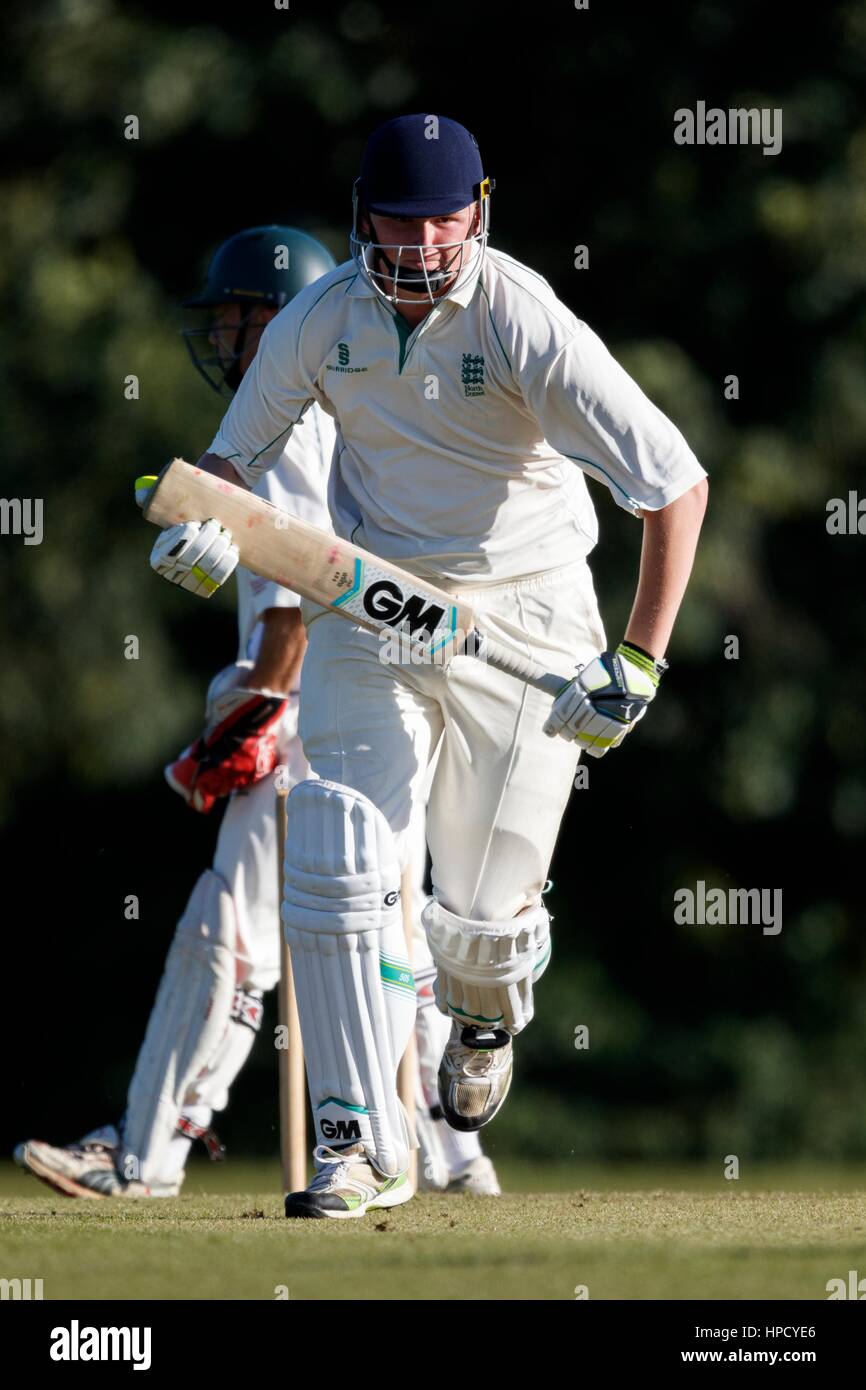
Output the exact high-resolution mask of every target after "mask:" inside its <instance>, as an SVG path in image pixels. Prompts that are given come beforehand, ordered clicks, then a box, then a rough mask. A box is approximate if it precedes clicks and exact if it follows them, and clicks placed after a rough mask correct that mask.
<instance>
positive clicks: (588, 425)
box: [156, 114, 707, 1219]
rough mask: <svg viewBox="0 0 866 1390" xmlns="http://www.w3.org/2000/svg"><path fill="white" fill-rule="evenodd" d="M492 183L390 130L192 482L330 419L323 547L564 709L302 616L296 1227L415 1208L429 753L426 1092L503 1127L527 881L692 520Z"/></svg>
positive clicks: (206, 570) (644, 643)
mask: <svg viewBox="0 0 866 1390" xmlns="http://www.w3.org/2000/svg"><path fill="white" fill-rule="evenodd" d="M492 188H493V184H492V182H491V180H490V179H489V177H487V175H486V173H485V170H484V166H483V163H482V159H481V154H480V152H479V149H478V145H477V142H476V141H475V139H474V138H473V136H472V135H471V134H470V133H469V131H467V130H466V129H465V128H464V127H463V126H461V125H459V124H458V123H457V122H455V121H453V120H450V119H448V118H447V117H444V116H435V115H430V114H427V115H424V114H417V115H409V116H400V117H397V118H396V119H393V120H390V121H388V122H386V123H385V124H384V125H382V126H381V127H380V128H379V129H377V130H376V131H375V132H374V133H373V134H372V136H371V137H370V139H369V141H368V143H367V146H366V148H365V151H364V155H363V159H362V163H361V170H360V175H359V177H358V179H357V181H356V184H355V188H354V214H353V227H352V234H351V252H352V256H351V260H349V261H347V262H346V263H344V264H343V265H340V266H337V267H336V269H334V270H332V271H331V272H330V273H329V274H327V275H326V276H324V277H323V278H322V279H321V280H319V281H318V282H317V283H316V284H315V285H312V286H310V287H309V288H307V289H305V290H303V291H302V292H301V293H300V294H298V295H297V296H296V297H295V298H294V299H293V300H292V302H291V303H290V304H289V305H288V306H287V307H286V308H285V310H284V311H283V312H282V313H280V314H279V315H278V316H277V318H275V319H274V321H273V322H272V323H271V324H270V325H269V326H268V328H267V329H266V331H265V332H264V334H263V335H262V340H261V344H260V347H259V351H258V353H257V355H256V358H255V361H254V362H253V364H252V366H251V367H250V370H249V371H248V372H247V374H246V376H245V377H244V380H243V382H242V383H241V385H240V388H239V390H238V392H237V395H236V396H235V398H234V400H233V402H232V404H231V406H230V407H229V409H228V411H227V413H226V415H225V417H224V419H223V421H222V423H221V425H220V428H219V430H218V432H217V434H216V437H215V438H214V440H213V441H212V443H211V444H210V446H209V449H208V451H207V453H206V454H205V455H204V456H203V458H202V460H200V466H201V467H203V468H205V469H209V470H210V471H212V472H213V473H216V474H218V475H219V476H221V477H223V478H227V479H229V480H230V481H233V482H237V481H240V482H242V483H244V484H246V485H247V486H248V487H255V486H257V485H258V484H259V480H260V479H261V478H262V476H263V475H264V474H265V473H266V472H267V470H268V469H269V468H271V467H273V465H274V464H275V463H276V462H277V461H278V460H279V458H280V456H281V453H282V451H283V450H284V448H285V447H286V440H287V439H289V438H291V435H292V432H293V431H294V430H295V429H297V428H298V427H301V428H304V427H305V424H306V416H307V412H308V411H310V410H313V409H316V408H318V409H320V410H321V411H323V412H324V413H325V414H326V415H328V416H330V417H331V419H332V420H333V421H334V424H335V426H336V449H335V456H334V465H333V468H332V471H331V475H330V479H329V492H328V500H329V510H330V516H331V521H332V523H333V526H334V528H335V530H336V532H337V534H338V535H340V536H342V537H344V538H347V539H350V540H352V541H354V542H355V543H357V544H359V545H361V546H364V547H365V548H366V549H367V550H369V551H372V552H373V553H374V554H376V555H379V556H381V557H384V558H385V559H387V560H389V561H392V562H394V563H395V564H397V565H398V566H400V567H402V568H403V569H405V570H408V571H410V572H412V573H413V574H415V575H417V576H418V577H421V578H423V579H426V580H427V581H430V582H432V583H434V584H436V585H438V586H440V587H441V588H444V589H447V590H448V591H449V592H452V593H454V594H456V595H459V596H460V598H461V599H465V600H466V601H468V602H469V603H471V604H472V605H473V607H474V610H475V612H476V613H477V614H478V615H479V617H480V618H481V619H482V621H483V626H484V627H485V628H486V629H487V631H488V632H489V633H490V634H491V636H493V637H494V638H495V639H496V640H497V641H499V642H500V643H502V644H505V645H506V646H509V647H511V649H512V650H513V651H514V652H515V653H516V654H518V655H522V656H525V657H530V658H531V659H532V660H534V661H535V662H537V663H538V664H540V665H541V666H543V667H545V668H546V669H548V670H550V671H553V672H555V673H556V674H558V675H559V676H561V679H562V685H561V688H560V690H559V692H558V694H557V695H556V697H555V698H554V699H551V697H550V696H549V695H545V694H544V693H543V692H540V691H538V690H536V689H534V688H533V687H530V686H524V685H522V684H520V683H518V682H516V681H515V680H513V679H512V678H510V677H509V676H507V675H505V674H503V673H501V672H499V671H496V670H494V669H492V668H491V667H490V666H486V665H485V664H484V663H483V662H482V661H479V660H477V659H475V658H474V657H471V656H468V655H457V656H455V657H454V658H453V659H452V660H451V661H450V663H448V664H447V665H440V664H434V663H431V664H428V665H418V664H403V665H401V664H399V663H398V662H396V661H394V660H383V659H380V657H381V656H382V649H381V646H380V642H379V640H378V638H377V636H376V634H374V633H371V632H369V631H367V630H366V629H363V628H361V627H359V626H355V625H353V624H351V623H350V622H349V621H347V620H346V619H345V618H343V617H341V616H340V615H338V614H335V613H334V612H332V611H330V610H328V609H324V608H320V607H317V606H316V605H313V604H309V603H305V604H304V605H303V612H304V618H305V622H306V625H307V636H308V644H309V645H308V648H307V654H306V658H305V666H304V679H303V684H302V689H301V701H300V721H299V727H300V734H301V738H302V741H303V746H304V752H305V755H306V757H307V759H308V761H309V763H310V766H311V768H312V771H313V773H314V777H313V778H311V779H307V780H304V781H302V782H300V783H299V784H298V785H297V786H296V787H295V788H294V789H293V790H292V792H291V793H290V795H289V798H288V814H289V835H288V840H287V847H286V856H285V882H286V888H285V896H284V902H283V906H282V918H283V922H284V926H285V931H286V934H287V938H288V940H289V943H290V946H291V951H292V960H293V968H294V974H295V984H296V990H297V995H298V1003H299V1010H300V1018H301V1026H302V1032H303V1040H304V1050H305V1054H306V1062H307V1074H308V1081H309V1087H310V1094H311V1099H312V1105H313V1112H314V1115H315V1119H316V1126H317V1137H318V1139H319V1147H318V1148H317V1150H316V1166H317V1173H316V1176H315V1177H314V1179H313V1181H312V1183H311V1185H310V1186H309V1188H308V1189H306V1190H305V1191H303V1192H298V1193H292V1194H289V1196H288V1197H287V1198H286V1215H287V1216H289V1217H314V1218H334V1219H342V1218H347V1217H348V1218H351V1217H358V1216H361V1215H363V1214H364V1212H366V1211H367V1210H370V1209H375V1208H379V1207H387V1206H393V1205H397V1204H399V1203H401V1202H405V1201H407V1200H408V1199H409V1198H410V1197H411V1196H412V1190H411V1186H410V1183H409V1181H408V1179H407V1166H408V1157H409V1149H410V1146H411V1144H412V1142H413V1141H412V1136H411V1135H410V1134H409V1133H408V1129H407V1125H406V1122H405V1119H404V1116H403V1114H402V1111H401V1107H400V1105H399V1102H398V1097H397V1089H396V1080H395V1074H396V1067H397V1061H398V1059H399V1057H400V1055H401V1053H402V1051H403V1048H404V1045H405V1041H406V1037H407V1034H408V1031H409V1029H410V1028H411V1027H412V1024H413V1018H414V1001H413V1000H410V999H409V998H408V996H407V992H406V991H405V990H401V989H400V988H399V985H398V983H397V981H398V979H399V973H398V972H399V967H400V963H401V960H402V959H403V957H402V954H401V950H402V948H401V925H400V920H401V914H400V903H399V885H400V873H401V868H402V866H403V865H404V864H405V863H406V861H407V845H408V841H409V838H410V835H411V825H412V820H413V808H414V805H415V803H416V801H417V799H418V797H419V794H420V791H421V788H422V786H423V784H424V780H425V776H426V774H427V771H428V766H429V764H430V760H431V756H432V754H433V752H434V750H436V749H437V747H438V761H437V763H436V767H435V772H434V774H433V777H432V784H431V787H430V795H429V802H428V821H427V839H428V843H429V847H430V853H431V858H432V890H433V892H432V897H431V898H430V899H429V901H428V902H427V904H426V906H425V908H424V912H423V921H424V927H425V930H426V934H427V940H428V943H429V947H430V951H431V953H432V957H433V960H434V962H435V966H436V982H435V990H436V1002H437V1005H438V1008H439V1010H440V1011H441V1012H442V1013H443V1014H444V1015H445V1016H446V1017H447V1018H448V1019H449V1020H450V1027H451V1032H450V1036H449V1039H448V1043H447V1046H446V1048H445V1051H444V1055H443V1058H442V1061H441V1064H440V1067H439V1078H438V1087H439V1097H440V1102H441V1106H442V1110H443V1113H444V1115H445V1117H446V1118H447V1119H448V1121H449V1122H450V1123H451V1125H452V1126H454V1127H455V1128H457V1129H459V1130H462V1131H464V1132H467V1133H471V1132H476V1131H478V1130H479V1129H480V1128H481V1127H482V1126H483V1125H485V1124H487V1123H488V1122H489V1121H490V1120H491V1119H492V1117H493V1116H494V1115H495V1114H496V1113H497V1112H498V1110H499V1109H500V1107H501V1106H502V1104H503V1101H504V1100H505V1097H506V1094H507V1092H508V1088H509V1085H510V1080H511V1072H512V1049H513V1046H514V1039H515V1038H517V1037H518V1036H519V1034H520V1033H521V1031H522V1030H523V1029H524V1028H525V1027H526V1026H527V1024H528V1023H529V1022H530V1020H531V1019H532V1016H533V1011H534V998H533V994H534V988H535V985H536V983H537V981H538V979H539V977H540V976H541V974H542V972H543V971H544V970H545V968H546V966H547V964H548V962H549V959H550V932H549V920H548V914H547V911H546V908H545V905H544V902H543V899H542V886H543V884H544V882H545V880H546V877H547V871H548V866H549V863H550V860H551V856H552V853H553V849H554V845H555V842H556V838H557V834H558V831H559V826H560V822H561V819H562V815H563V812H564V809H565V805H566V801H567V798H568V795H569V792H570V789H571V786H572V783H573V780H574V776H575V770H576V764H577V760H578V758H579V756H580V753H581V752H582V751H584V752H586V753H587V754H589V755H590V756H592V757H602V756H604V755H605V754H606V753H607V752H609V751H610V750H611V749H613V748H616V747H618V746H619V744H621V743H622V742H623V740H624V739H625V737H626V735H627V734H629V733H630V732H631V731H632V730H633V729H634V727H635V725H636V724H637V723H638V722H639V720H640V719H641V718H643V717H644V716H645V715H646V713H647V711H648V708H649V705H650V704H651V702H652V700H653V699H654V698H655V696H656V693H657V690H658V687H659V683H660V681H661V678H662V676H663V674H664V672H665V671H666V670H667V666H666V662H665V660H664V657H665V652H666V649H667V646H668V642H669V639H670V636H671V632H672V629H673V625H674V620H675V618H676V614H677V612H678V609H679V607H680V604H681V601H682V598H683V595H684V593H685V589H686V585H687V582H688V578H689V574H690V572H691V567H692V563H693V558H694V553H695V548H696V545H697V540H698V535H699V531H700V527H701V523H702V519H703V514H704V510H705V506H706V492H707V484H706V478H705V473H704V470H703V469H702V468H701V466H700V464H699V463H698V462H697V460H696V459H695V457H694V455H693V454H692V452H691V450H690V449H689V447H688V445H687V444H686V442H685V440H684V439H683V438H682V436H681V434H680V433H679V431H678V430H677V429H676V428H675V426H674V425H673V424H672V423H671V422H670V421H669V420H668V419H667V418H666V417H665V416H664V415H663V414H662V413H661V412H660V411H659V410H658V409H657V408H656V407H655V406H654V405H653V404H652V403H651V402H650V401H649V400H648V399H647V398H646V396H645V395H644V394H643V393H642V391H641V390H640V389H639V388H638V386H637V385H636V384H635V382H634V381H632V380H631V378H630V377H629V376H628V375H627V374H626V372H625V371H623V369H622V368H621V367H620V366H619V365H618V364H617V362H616V361H615V360H614V359H613V357H612V356H611V355H610V353H609V352H608V351H607V349H606V348H605V346H604V344H603V343H602V342H601V340H600V339H599V338H598V337H597V336H596V334H595V333H594V332H593V331H592V330H591V329H590V328H589V327H588V326H587V325H586V324H585V323H582V322H581V321H580V320H579V319H577V318H576V317H575V316H574V314H573V313H572V312H571V310H570V309H568V308H567V307H566V306H565V305H564V304H562V303H561V302H560V301H559V300H558V299H557V297H556V295H555V294H554V293H553V291H552V289H551V287H550V286H549V285H548V284H547V282H546V281H545V280H544V279H543V278H542V277H541V276H540V275H538V274H537V273H536V272H535V271H533V270H531V269H529V268H528V267H527V266H524V265H522V264H520V263H519V262H518V261H515V260H513V259H512V258H511V257H510V256H507V255H504V254H503V253H502V252H499V251H496V250H494V249H493V248H491V247H490V246H489V245H488V235H489V225H490V202H491V192H492ZM587 477H589V478H592V479H594V480H595V481H596V482H598V483H601V484H603V485H604V486H606V487H607V488H609V490H610V492H611V493H612V495H613V497H614V498H615V500H616V501H617V503H618V504H619V505H620V507H622V509H623V510H624V511H626V512H627V513H628V514H629V515H630V516H632V517H635V518H637V519H639V520H640V522H641V525H642V528H643V544H642V554H641V562H640V570H639V574H638V575H637V577H636V590H635V598H634V604H633V607H632V610H631V616H630V618H629V621H628V625H627V627H626V630H625V633H624V634H623V639H622V641H619V642H615V643H614V644H613V645H611V644H609V643H608V641H607V638H606V637H605V632H604V628H603V626H602V622H601V618H600V616H599V611H598V606H597V603H596V598H595V593H594V590H593V583H592V577H591V574H590V570H589V566H588V563H587V556H588V555H589V553H590V552H591V550H592V549H593V547H594V545H595V544H596V540H597V536H598V529H597V522H596V516H595V512H594V509H593V506H592V502H591V500H590V497H589V492H588V488H587V482H586V479H587ZM209 525H211V523H201V524H198V523H197V524H196V526H195V527H194V528H193V529H190V527H189V524H187V526H186V527H183V528H177V527H172V528H170V529H169V530H167V531H166V532H164V533H162V536H161V537H160V539H159V540H158V541H157V547H156V552H157V560H158V563H157V567H158V568H159V569H160V570H161V572H162V573H163V574H165V576H166V577H167V578H169V579H171V580H172V581H173V582H175V583H182V584H186V585H187V587H197V588H198V590H199V592H202V591H203V590H205V589H206V588H207V587H213V586H216V585H218V584H220V583H222V582H223V581H224V579H225V578H226V577H227V574H228V572H229V570H230V568H231V564H230V546H229V545H228V543H227V541H226V539H225V538H223V539H220V538H218V537H216V536H209V535H208V530H207V528H208V526H209ZM179 537H183V538H184V539H182V541H181V540H179ZM193 573H195V574H196V575H201V576H204V578H201V579H195V578H192V575H193ZM572 853H573V854H575V855H577V856H579V855H580V853H581V846H580V844H578V845H576V846H573V847H572Z"/></svg>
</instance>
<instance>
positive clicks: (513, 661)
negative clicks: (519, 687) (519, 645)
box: [466, 628, 567, 695]
mask: <svg viewBox="0 0 866 1390" xmlns="http://www.w3.org/2000/svg"><path fill="white" fill-rule="evenodd" d="M466 652H467V654H469V655H472V656H477V657H479V658H480V660H481V661H486V662H487V665H488V666H492V667H493V668H494V669H495V670H496V671H504V672H505V674H506V675H507V676H514V678H515V679H516V680H519V681H525V682H526V684H527V685H534V686H535V688H536V690H544V691H545V692H546V693H547V694H548V695H557V694H558V693H559V691H560V690H561V689H562V687H563V686H564V685H565V684H566V679H567V678H566V677H564V676H557V675H554V673H553V672H552V671H545V669H544V667H543V666H539V665H538V662H537V661H532V660H531V658H530V657H528V656H520V655H519V654H518V653H517V652H513V651H512V650H511V648H510V647H504V646H503V645H502V643H501V642H497V641H496V640H495V638H493V637H490V636H488V634H487V633H486V632H479V631H478V630H477V628H476V629H475V631H474V632H472V633H471V634H470V639H469V641H468V642H467V644H466Z"/></svg>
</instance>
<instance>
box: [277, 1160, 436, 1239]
mask: <svg viewBox="0 0 866 1390" xmlns="http://www.w3.org/2000/svg"><path fill="white" fill-rule="evenodd" d="M313 1162H314V1163H315V1165H316V1168H317V1170H318V1171H317V1173H316V1176H315V1177H314V1178H313V1181H312V1182H311V1183H310V1185H309V1187H308V1188H305V1190H304V1191H303V1192H290V1193H289V1194H288V1196H287V1197H286V1216H290V1217H292V1216H295V1217H308V1218H309V1217H312V1218H313V1219H318V1218H321V1217H332V1218H336V1219H337V1220H338V1221H344V1220H346V1219H347V1218H351V1217H355V1216H363V1215H364V1212H365V1211H371V1210H373V1209H374V1208H380V1207H398V1206H400V1204H401V1203H402V1202H408V1201H409V1199H410V1197H413V1196H414V1189H413V1187H412V1184H411V1183H410V1181H409V1178H408V1176H407V1174H406V1173H400V1174H398V1176H397V1177H396V1178H389V1177H386V1175H385V1174H384V1173H380V1172H379V1170H378V1169H377V1168H374V1167H373V1164H372V1163H371V1162H370V1160H369V1158H368V1157H367V1152H366V1150H365V1148H364V1145H363V1144H353V1145H352V1147H351V1148H349V1149H343V1150H342V1152H340V1153H337V1152H336V1151H335V1150H334V1149H329V1148H328V1147H327V1145H326V1144H319V1145H318V1146H317V1147H316V1149H315V1150H314V1151H313Z"/></svg>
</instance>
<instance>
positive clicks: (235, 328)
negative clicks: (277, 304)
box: [208, 303, 276, 376]
mask: <svg viewBox="0 0 866 1390" xmlns="http://www.w3.org/2000/svg"><path fill="white" fill-rule="evenodd" d="M275 313H276V310H275V309H269V308H266V307H265V306H264V305H257V306H256V307H255V308H254V309H252V310H250V309H248V308H247V307H246V305H245V304H234V303H233V304H217V305H216V306H215V308H214V311H213V323H212V326H211V330H210V333H209V334H208V338H209V341H210V344H211V347H213V348H216V351H217V354H218V356H219V359H220V362H221V364H222V367H223V370H226V371H227V370H228V369H229V367H230V366H231V365H232V363H233V362H234V361H235V359H236V355H237V351H238V340H239V339H238V335H239V330H240V327H241V324H242V322H243V321H244V320H246V333H245V334H244V337H243V346H242V348H241V355H240V359H239V360H238V367H239V369H240V374H241V376H243V374H244V372H245V371H246V370H247V368H248V367H249V365H250V363H251V362H252V360H253V358H254V357H255V355H256V352H257V351H258V346H259V341H260V339H261V336H262V331H263V329H264V327H265V325H266V324H267V323H269V322H270V320H271V319H272V318H273V317H274V314H275Z"/></svg>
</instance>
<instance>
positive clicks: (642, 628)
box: [625, 478, 707, 661]
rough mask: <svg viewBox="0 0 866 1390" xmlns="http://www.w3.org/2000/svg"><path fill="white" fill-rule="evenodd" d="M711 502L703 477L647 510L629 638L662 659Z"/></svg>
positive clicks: (628, 628)
mask: <svg viewBox="0 0 866 1390" xmlns="http://www.w3.org/2000/svg"><path fill="white" fill-rule="evenodd" d="M706 507H707V480H706V478H703V479H702V480H701V481H700V482H699V483H696V484H695V486H694V487H693V488H690V489H689V491H688V492H685V493H683V495H682V497H678V498H677V500H676V501H675V502H671V503H669V505H668V506H667V507H662V508H661V510H660V511H657V512H644V514H643V548H642V550H641V559H640V579H639V581H638V586H637V593H636V594H635V600H634V605H633V607H632V610H631V617H630V618H629V621H628V627H627V628H626V630H625V639H626V641H627V642H634V643H635V644H636V645H637V646H638V647H642V648H643V649H644V651H647V652H649V653H650V654H651V655H652V656H654V657H655V658H656V660H657V661H660V660H661V658H662V657H663V656H664V654H665V651H666V650H667V645H668V642H669V641H670V636H671V633H672V632H673V627H674V622H675V620H676V616H677V613H678V612H679V608H680V604H681V603H682V601H683V595H684V594H685V592H686V586H687V584H688V582H689V575H690V574H691V572H692V564H693V563H694V558H695V550H696V549H697V544H698V536H699V535H700V532H701V524H702V522H703V519H704V512H705V511H706Z"/></svg>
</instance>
